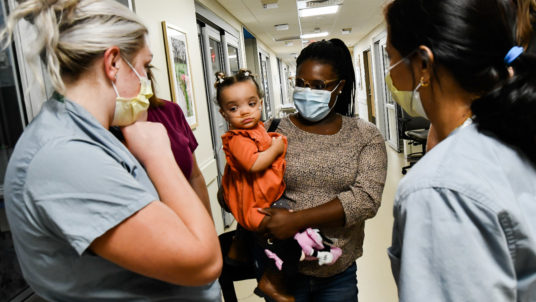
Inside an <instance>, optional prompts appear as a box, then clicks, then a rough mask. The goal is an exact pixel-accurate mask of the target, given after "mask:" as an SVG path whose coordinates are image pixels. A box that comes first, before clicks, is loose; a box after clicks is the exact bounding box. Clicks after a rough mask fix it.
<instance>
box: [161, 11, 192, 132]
mask: <svg viewBox="0 0 536 302" xmlns="http://www.w3.org/2000/svg"><path fill="white" fill-rule="evenodd" d="M162 30H163V32H164V44H165V49H166V59H167V63H168V64H167V65H168V76H169V86H170V89H171V98H172V100H173V102H175V103H177V104H178V105H179V106H180V107H181V109H182V111H183V112H184V115H185V116H186V120H187V121H188V124H189V125H190V127H191V128H192V129H194V128H195V127H197V109H196V104H195V97H194V93H193V92H194V91H193V86H192V72H191V68H190V65H191V64H190V56H189V55H188V41H187V39H186V33H185V32H184V31H182V30H180V29H179V28H177V27H176V26H173V25H171V24H169V23H166V21H162Z"/></svg>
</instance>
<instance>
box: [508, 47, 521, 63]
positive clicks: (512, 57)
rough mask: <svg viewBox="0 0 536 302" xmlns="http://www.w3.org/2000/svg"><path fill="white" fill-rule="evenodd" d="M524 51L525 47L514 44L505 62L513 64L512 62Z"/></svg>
mask: <svg viewBox="0 0 536 302" xmlns="http://www.w3.org/2000/svg"><path fill="white" fill-rule="evenodd" d="M522 53H523V47H521V46H514V47H512V48H510V50H509V51H508V53H507V54H506V56H504V63H506V65H510V64H512V62H514V61H515V60H516V59H517V57H519V56H520V55H521V54H522Z"/></svg>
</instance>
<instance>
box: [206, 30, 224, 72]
mask: <svg viewBox="0 0 536 302" xmlns="http://www.w3.org/2000/svg"><path fill="white" fill-rule="evenodd" d="M209 41H210V42H209V43H210V61H211V63H212V64H211V66H212V75H211V76H214V75H215V74H216V72H220V71H221V72H225V70H224V69H223V66H222V64H221V48H220V47H221V43H220V42H219V41H216V40H212V39H209Z"/></svg>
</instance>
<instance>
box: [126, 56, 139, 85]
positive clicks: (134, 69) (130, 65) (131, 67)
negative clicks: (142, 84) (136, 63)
mask: <svg viewBox="0 0 536 302" xmlns="http://www.w3.org/2000/svg"><path fill="white" fill-rule="evenodd" d="M121 58H123V60H125V62H127V64H128V66H129V67H130V69H132V71H134V73H135V74H136V75H137V76H138V78H139V79H140V80H141V76H140V74H139V73H138V72H137V71H136V68H134V67H133V66H132V64H130V62H129V61H128V60H127V59H125V57H123V56H121Z"/></svg>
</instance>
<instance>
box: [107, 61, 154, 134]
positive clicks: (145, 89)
mask: <svg viewBox="0 0 536 302" xmlns="http://www.w3.org/2000/svg"><path fill="white" fill-rule="evenodd" d="M123 60H125V62H126V63H127V64H128V66H129V67H130V68H131V69H132V71H134V73H135V74H136V76H138V78H139V79H140V92H139V93H138V95H137V96H135V97H132V98H124V97H120V96H119V93H118V92H117V88H116V87H115V84H114V82H112V86H113V88H114V91H115V94H116V95H117V98H116V99H115V113H114V119H113V121H112V126H127V125H130V124H133V123H134V122H136V120H137V119H138V117H139V116H140V114H141V113H143V112H145V111H147V108H149V98H150V97H151V96H153V89H152V88H151V81H149V79H148V78H147V77H142V76H140V75H139V74H138V72H137V71H136V69H134V67H132V65H131V64H130V62H129V61H127V60H126V59H125V58H123Z"/></svg>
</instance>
